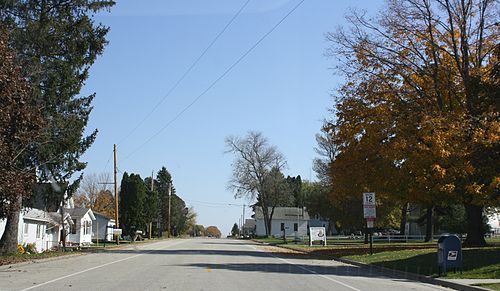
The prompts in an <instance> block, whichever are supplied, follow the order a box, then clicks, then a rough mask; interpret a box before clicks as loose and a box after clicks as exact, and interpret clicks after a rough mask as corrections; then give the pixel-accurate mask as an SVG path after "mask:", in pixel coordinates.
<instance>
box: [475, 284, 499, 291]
mask: <svg viewBox="0 0 500 291" xmlns="http://www.w3.org/2000/svg"><path fill="white" fill-rule="evenodd" d="M473 286H478V287H482V288H486V289H490V290H495V291H500V283H484V284H474V285H473Z"/></svg>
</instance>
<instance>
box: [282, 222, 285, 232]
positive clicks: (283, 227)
mask: <svg viewBox="0 0 500 291" xmlns="http://www.w3.org/2000/svg"><path fill="white" fill-rule="evenodd" d="M284 230H285V223H284V222H282V223H281V231H284Z"/></svg>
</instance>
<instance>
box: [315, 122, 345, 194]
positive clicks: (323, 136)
mask: <svg viewBox="0 0 500 291" xmlns="http://www.w3.org/2000/svg"><path fill="white" fill-rule="evenodd" d="M331 124H332V123H331V122H326V121H325V124H324V125H323V128H322V131H321V133H318V134H316V142H317V143H318V145H317V146H316V147H315V148H314V151H315V152H316V153H317V154H318V155H319V156H320V157H318V158H315V159H314V160H313V170H314V171H315V172H316V177H318V179H319V181H320V182H321V184H322V185H324V186H329V185H330V184H331V178H330V174H329V172H330V164H331V163H333V161H334V160H335V156H336V155H337V154H338V153H339V146H338V145H337V144H336V143H335V142H334V139H335V137H336V129H335V127H332V126H331Z"/></svg>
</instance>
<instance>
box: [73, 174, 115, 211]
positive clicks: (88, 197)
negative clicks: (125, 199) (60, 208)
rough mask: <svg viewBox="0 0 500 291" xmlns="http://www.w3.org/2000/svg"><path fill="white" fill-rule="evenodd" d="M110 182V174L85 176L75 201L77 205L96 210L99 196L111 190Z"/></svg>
mask: <svg viewBox="0 0 500 291" xmlns="http://www.w3.org/2000/svg"><path fill="white" fill-rule="evenodd" d="M109 181H111V177H110V175H109V173H100V174H95V173H92V174H88V175H85V176H84V177H83V180H82V182H81V184H80V188H78V191H77V195H76V197H75V199H74V201H75V205H76V206H79V207H87V208H92V209H94V208H95V206H96V202H97V200H98V197H99V195H100V194H101V193H104V192H106V191H108V190H109V187H110V184H108V183H109Z"/></svg>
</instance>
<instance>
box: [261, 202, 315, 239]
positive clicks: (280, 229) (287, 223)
mask: <svg viewBox="0 0 500 291" xmlns="http://www.w3.org/2000/svg"><path fill="white" fill-rule="evenodd" d="M271 211H272V209H271V208H269V214H270V213H271ZM309 220H310V218H309V214H308V213H307V211H306V210H305V209H303V208H297V207H276V208H275V209H274V213H273V217H272V219H271V236H274V237H283V234H285V235H286V236H287V237H288V236H290V237H304V236H306V235H307V229H308V225H309ZM255 224H256V227H255V232H256V233H255V234H256V235H257V236H265V235H266V228H265V224H264V215H263V213H262V209H261V208H260V207H255Z"/></svg>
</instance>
